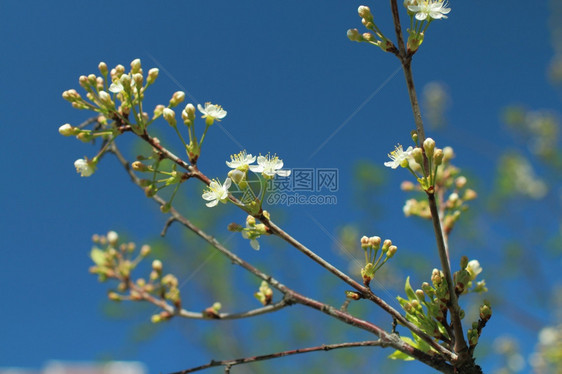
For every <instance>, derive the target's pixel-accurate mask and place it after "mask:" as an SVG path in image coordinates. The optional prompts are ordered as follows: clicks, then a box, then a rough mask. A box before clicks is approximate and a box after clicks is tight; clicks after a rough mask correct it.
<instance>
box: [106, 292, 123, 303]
mask: <svg viewBox="0 0 562 374" xmlns="http://www.w3.org/2000/svg"><path fill="white" fill-rule="evenodd" d="M107 297H108V298H109V300H112V301H121V296H120V295H119V294H118V293H117V292H109V293H108V294H107Z"/></svg>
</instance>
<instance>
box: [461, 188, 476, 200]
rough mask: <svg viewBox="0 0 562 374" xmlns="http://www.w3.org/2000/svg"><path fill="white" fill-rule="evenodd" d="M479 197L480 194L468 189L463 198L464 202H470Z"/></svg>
mask: <svg viewBox="0 0 562 374" xmlns="http://www.w3.org/2000/svg"><path fill="white" fill-rule="evenodd" d="M477 197H478V194H477V193H476V191H474V190H472V189H470V188H468V189H467V190H466V191H465V192H464V196H463V200H464V201H470V200H474V199H476V198H477Z"/></svg>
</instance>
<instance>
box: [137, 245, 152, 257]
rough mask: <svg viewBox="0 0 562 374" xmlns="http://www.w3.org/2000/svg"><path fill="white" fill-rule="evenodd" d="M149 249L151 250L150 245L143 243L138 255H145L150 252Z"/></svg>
mask: <svg viewBox="0 0 562 374" xmlns="http://www.w3.org/2000/svg"><path fill="white" fill-rule="evenodd" d="M150 251H151V249H150V246H149V245H148V244H145V245H143V246H142V247H141V250H140V255H141V256H142V257H146V256H148V255H149V254H150Z"/></svg>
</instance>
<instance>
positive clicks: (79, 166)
mask: <svg viewBox="0 0 562 374" xmlns="http://www.w3.org/2000/svg"><path fill="white" fill-rule="evenodd" d="M74 167H75V168H76V172H77V173H80V176H81V177H89V176H90V175H92V174H94V172H95V171H96V164H95V163H94V162H92V161H87V160H84V159H83V158H80V159H78V160H76V161H74Z"/></svg>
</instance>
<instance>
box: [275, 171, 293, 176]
mask: <svg viewBox="0 0 562 374" xmlns="http://www.w3.org/2000/svg"><path fill="white" fill-rule="evenodd" d="M277 175H279V176H280V177H288V176H289V175H291V170H277Z"/></svg>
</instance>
